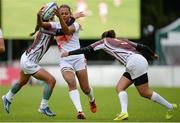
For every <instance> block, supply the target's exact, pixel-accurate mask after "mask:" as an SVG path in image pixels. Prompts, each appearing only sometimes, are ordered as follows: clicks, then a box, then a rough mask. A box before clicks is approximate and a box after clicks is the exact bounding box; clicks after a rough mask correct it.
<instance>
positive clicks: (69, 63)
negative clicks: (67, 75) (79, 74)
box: [59, 57, 87, 72]
mask: <svg viewBox="0 0 180 123" xmlns="http://www.w3.org/2000/svg"><path fill="white" fill-rule="evenodd" d="M59 66H60V69H61V71H62V72H63V71H69V70H72V71H79V70H83V69H86V67H87V63H86V59H85V57H78V58H77V57H76V58H73V59H61V60H60V63H59Z"/></svg>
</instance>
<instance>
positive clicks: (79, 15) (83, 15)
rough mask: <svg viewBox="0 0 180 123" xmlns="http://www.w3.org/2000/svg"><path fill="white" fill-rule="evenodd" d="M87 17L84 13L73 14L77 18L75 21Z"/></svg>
mask: <svg viewBox="0 0 180 123" xmlns="http://www.w3.org/2000/svg"><path fill="white" fill-rule="evenodd" d="M85 16H86V15H85V13H84V12H77V13H74V14H73V17H74V18H75V19H78V18H81V17H85Z"/></svg>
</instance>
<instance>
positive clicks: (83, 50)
mask: <svg viewBox="0 0 180 123" xmlns="http://www.w3.org/2000/svg"><path fill="white" fill-rule="evenodd" d="M93 52H94V49H93V47H92V46H87V47H83V48H80V49H77V50H73V51H70V52H66V51H64V52H63V53H62V55H61V57H67V56H69V55H77V54H91V53H93Z"/></svg>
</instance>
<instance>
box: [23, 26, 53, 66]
mask: <svg viewBox="0 0 180 123" xmlns="http://www.w3.org/2000/svg"><path fill="white" fill-rule="evenodd" d="M41 30H42V28H41V29H40V31H39V32H38V33H37V35H36V37H35V39H34V42H33V44H32V45H31V46H30V47H29V48H28V49H27V50H26V52H25V53H26V56H27V57H28V59H29V60H30V61H33V62H35V63H38V62H39V61H40V60H41V58H42V57H43V55H44V54H45V53H46V51H47V50H48V49H49V47H50V44H51V42H52V41H53V40H54V36H53V35H50V34H46V33H44V32H42V31H41Z"/></svg>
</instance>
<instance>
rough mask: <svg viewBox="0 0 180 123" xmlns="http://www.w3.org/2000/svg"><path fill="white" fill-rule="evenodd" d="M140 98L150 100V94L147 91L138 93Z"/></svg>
mask: <svg viewBox="0 0 180 123" xmlns="http://www.w3.org/2000/svg"><path fill="white" fill-rule="evenodd" d="M139 94H140V96H142V97H144V98H149V99H150V98H151V96H152V94H151V93H150V92H149V91H139Z"/></svg>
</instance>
